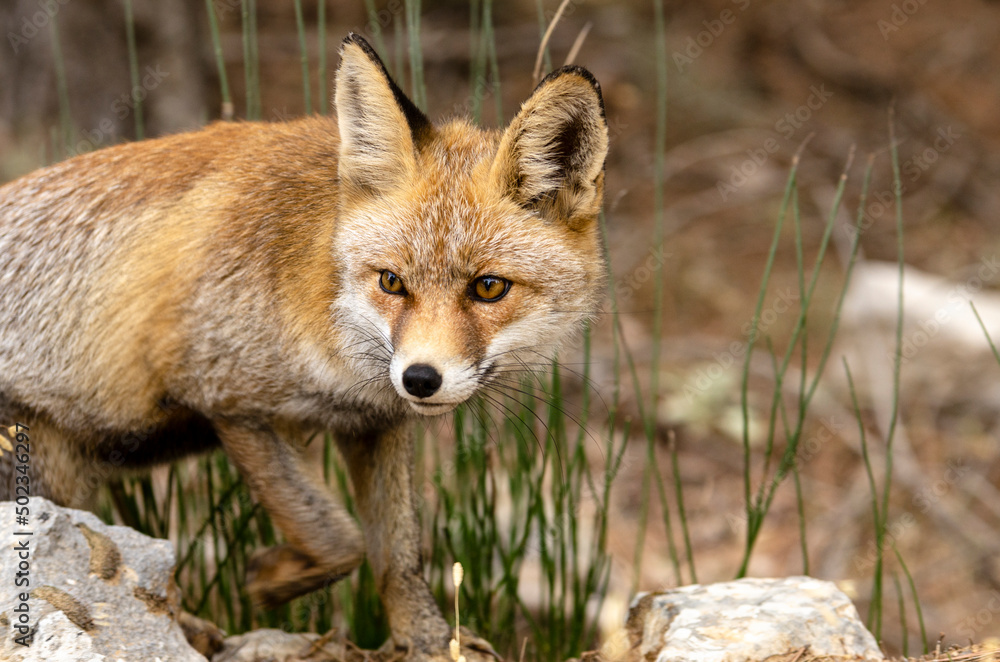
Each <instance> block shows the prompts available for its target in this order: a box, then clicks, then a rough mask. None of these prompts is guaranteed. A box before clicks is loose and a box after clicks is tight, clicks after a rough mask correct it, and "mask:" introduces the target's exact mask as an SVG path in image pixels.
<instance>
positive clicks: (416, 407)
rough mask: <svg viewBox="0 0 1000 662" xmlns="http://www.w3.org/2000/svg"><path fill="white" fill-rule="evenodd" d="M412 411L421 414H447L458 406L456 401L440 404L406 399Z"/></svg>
mask: <svg viewBox="0 0 1000 662" xmlns="http://www.w3.org/2000/svg"><path fill="white" fill-rule="evenodd" d="M406 402H407V403H408V404H409V405H410V407H411V408H412V409H413V411H415V412H417V413H418V414H420V415H422V416H437V415H438V414H447V413H448V412H450V411H451V410H452V409H454V408H455V407H457V406H458V403H457V402H444V403H440V404H429V403H428V404H424V403H421V402H414V401H413V400H407V401H406Z"/></svg>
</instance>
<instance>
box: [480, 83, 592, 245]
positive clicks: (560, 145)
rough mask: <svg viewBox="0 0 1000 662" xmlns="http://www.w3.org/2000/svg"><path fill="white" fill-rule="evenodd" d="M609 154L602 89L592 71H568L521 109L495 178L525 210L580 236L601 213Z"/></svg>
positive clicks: (495, 166) (502, 150)
mask: <svg viewBox="0 0 1000 662" xmlns="http://www.w3.org/2000/svg"><path fill="white" fill-rule="evenodd" d="M607 154H608V123H607V121H606V120H605V117H604V100H603V99H602V98H601V87H600V85H598V83H597V80H596V79H595V78H594V77H593V75H591V73H590V72H589V71H587V70H586V69H583V68H582V67H575V66H567V67H563V68H562V69H559V70H557V71H555V72H553V73H551V74H549V75H548V76H547V77H546V78H545V80H543V81H542V82H541V83H540V84H539V85H538V87H537V88H535V91H534V92H533V93H532V95H531V96H530V97H529V98H528V100H527V101H525V102H524V103H523V104H522V105H521V110H520V112H518V114H517V116H516V117H515V118H514V119H513V121H511V123H510V126H508V127H507V129H506V130H505V131H504V133H503V137H501V139H500V146H499V148H498V150H497V156H496V159H495V160H494V162H493V167H492V176H493V177H494V180H495V181H497V182H498V184H499V185H500V187H501V189H502V190H504V191H505V193H506V194H507V195H508V196H510V197H512V198H513V199H514V200H515V201H516V202H517V203H518V204H520V205H521V206H522V207H524V208H526V209H530V210H532V211H534V212H536V213H537V214H538V215H539V216H541V217H542V218H545V219H547V220H550V221H553V222H561V223H565V224H567V225H568V226H569V227H570V228H573V229H577V230H578V229H581V228H582V227H584V226H585V225H587V224H588V223H589V222H591V221H593V219H595V218H596V217H597V214H598V212H599V211H600V208H601V201H602V199H603V195H604V160H605V158H606V157H607Z"/></svg>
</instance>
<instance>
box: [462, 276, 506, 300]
mask: <svg viewBox="0 0 1000 662" xmlns="http://www.w3.org/2000/svg"><path fill="white" fill-rule="evenodd" d="M470 289H471V290H472V292H471V293H472V297H473V298H474V299H479V300H480V301H487V302H493V301H499V300H500V299H502V298H503V296H504V295H505V294H507V290H509V289H510V281H509V280H506V279H504V278H500V277H499V276H480V277H479V278H477V279H476V280H474V281H472V287H471V288H470Z"/></svg>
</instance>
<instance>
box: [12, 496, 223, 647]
mask: <svg viewBox="0 0 1000 662" xmlns="http://www.w3.org/2000/svg"><path fill="white" fill-rule="evenodd" d="M28 510H29V515H28V518H29V519H28V523H27V525H18V524H17V522H16V520H15V517H16V512H15V504H14V503H13V502H10V501H4V502H0V541H2V542H0V545H3V548H4V549H5V550H7V551H5V552H4V553H3V554H0V578H2V579H0V636H2V640H0V659H2V660H11V661H12V662H34V661H36V660H37V661H39V662H41V661H43V660H44V661H45V662H52V661H54V660H59V661H60V662H62V661H63V660H65V661H67V662H76V661H77V660H81V661H82V660H104V659H107V660H109V662H110V661H111V660H114V661H115V662H117V661H119V660H121V661H123V662H131V661H133V660H134V661H136V662H140V661H141V662H156V661H157V660H162V661H163V662H167V661H170V662H189V661H190V662H204V660H205V657H204V656H202V655H200V654H199V653H197V652H196V651H195V650H194V649H193V648H191V646H190V645H189V644H188V643H187V640H185V638H184V635H183V634H182V632H181V630H180V627H179V626H178V624H177V614H178V613H179V611H180V605H179V594H178V591H177V586H176V584H175V583H174V579H173V572H174V564H175V561H174V552H173V547H172V545H171V544H170V543H169V542H168V541H166V540H155V539H153V538H149V537H147V536H144V535H142V534H140V533H138V532H136V531H133V530H132V529H130V528H128V527H124V526H108V525H106V524H104V523H103V522H101V520H99V519H98V518H97V517H96V516H95V515H93V514H91V513H88V512H83V511H79V510H72V509H69V508H61V507H59V506H56V505H55V504H53V503H51V502H50V501H47V500H45V499H42V498H40V497H32V498H31V499H30V500H29V501H28ZM23 531H30V532H31V535H15V532H23ZM25 541H27V545H28V550H29V552H28V558H27V559H26V560H27V575H26V577H27V579H28V582H29V584H28V586H26V587H17V586H15V581H14V580H15V577H16V575H17V573H18V571H19V570H18V567H19V563H21V561H22V559H21V558H19V554H18V553H17V552H15V553H11V552H10V551H9V550H10V549H11V548H13V547H15V546H16V545H21V544H23V543H24V542H25ZM21 571H22V572H23V571H24V568H23V567H22V568H21ZM21 593H28V594H29V596H30V597H28V600H27V602H26V604H27V605H28V609H29V611H28V619H27V620H28V625H29V626H30V628H31V630H32V635H31V644H30V645H29V646H22V645H20V644H18V643H17V642H16V641H15V638H16V637H20V636H21V632H19V631H18V628H17V627H16V626H17V625H18V624H19V616H20V614H19V613H18V612H16V611H15V609H18V608H20V605H21V600H20V597H21Z"/></svg>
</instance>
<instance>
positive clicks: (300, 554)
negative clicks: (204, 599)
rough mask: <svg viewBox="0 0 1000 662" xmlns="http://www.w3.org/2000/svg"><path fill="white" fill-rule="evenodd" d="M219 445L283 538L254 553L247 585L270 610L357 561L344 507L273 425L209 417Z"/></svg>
mask: <svg viewBox="0 0 1000 662" xmlns="http://www.w3.org/2000/svg"><path fill="white" fill-rule="evenodd" d="M215 428H216V431H217V432H218V434H219V438H220V439H221V441H222V447H223V449H224V450H225V451H226V454H227V455H228V456H229V458H230V460H232V461H233V463H234V464H235V465H236V467H237V468H238V469H239V470H240V473H241V474H242V476H243V479H244V480H245V481H246V482H247V484H248V485H249V486H250V491H251V492H252V493H253V495H254V497H255V498H256V499H257V500H258V501H260V502H261V503H262V504H263V505H264V508H265V509H266V510H267V512H268V514H269V515H270V516H271V519H272V520H273V521H274V523H275V525H276V526H277V527H278V529H280V530H281V532H282V533H283V534H284V535H285V538H286V539H287V540H288V544H285V545H279V546H277V547H271V548H269V549H265V550H262V551H261V552H258V553H257V554H255V555H254V557H253V558H252V559H251V560H250V563H249V564H248V568H247V580H248V590H249V591H250V594H251V596H252V597H253V599H254V601H255V602H257V603H258V604H260V605H262V606H264V607H267V608H273V607H277V606H279V605H281V604H283V603H285V602H288V601H289V600H291V599H292V598H295V597H298V596H300V595H304V594H306V593H309V592H311V591H314V590H316V589H319V588H322V587H323V586H327V585H329V584H332V583H334V582H336V581H337V580H339V579H341V578H342V577H344V576H345V575H347V574H348V573H350V572H351V571H352V570H354V569H355V568H356V567H358V566H359V565H361V561H362V560H363V559H364V540H363V538H362V536H361V532H360V531H359V529H358V526H357V524H356V523H355V522H354V520H353V519H352V518H351V516H350V514H348V512H347V511H346V510H345V509H344V507H343V506H342V505H341V504H339V503H337V502H336V501H334V499H333V498H332V497H331V496H330V494H329V493H328V491H327V490H326V489H325V488H324V486H322V485H321V484H319V483H318V481H316V480H315V479H314V478H313V477H312V476H311V475H310V474H309V472H307V471H306V470H305V467H304V466H303V463H302V458H301V457H300V455H299V452H298V449H296V448H294V447H293V446H292V444H289V443H287V442H285V441H282V440H281V439H280V438H279V437H278V436H277V435H276V434H275V433H274V431H273V430H270V429H267V428H249V427H244V426H240V425H238V424H231V423H228V422H222V423H219V422H216V424H215Z"/></svg>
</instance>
